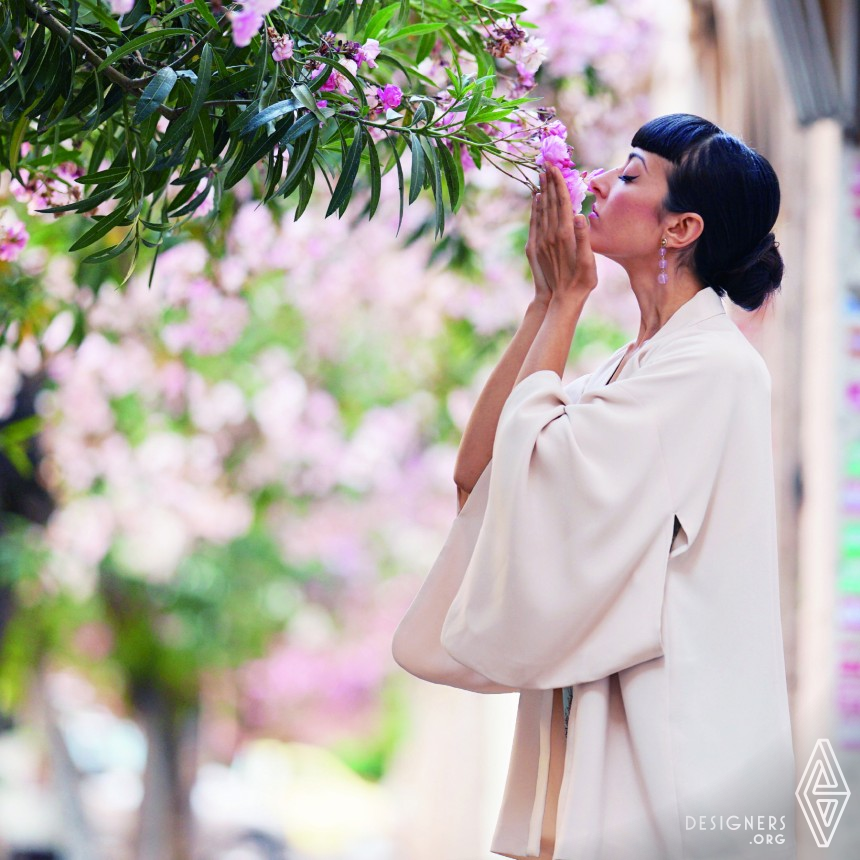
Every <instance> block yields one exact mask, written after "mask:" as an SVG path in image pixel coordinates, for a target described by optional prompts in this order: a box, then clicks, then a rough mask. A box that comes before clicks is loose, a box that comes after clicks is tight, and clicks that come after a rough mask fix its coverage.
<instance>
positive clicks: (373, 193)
mask: <svg viewBox="0 0 860 860" xmlns="http://www.w3.org/2000/svg"><path fill="white" fill-rule="evenodd" d="M367 156H368V159H369V160H370V203H369V210H370V214H369V215H368V220H370V219H371V218H373V213H374V212H376V207H377V206H379V193H380V190H381V188H382V171H381V170H380V168H379V153H378V152H377V151H376V141H375V140H374V139H373V137H371V135H370V134H368V135H367Z"/></svg>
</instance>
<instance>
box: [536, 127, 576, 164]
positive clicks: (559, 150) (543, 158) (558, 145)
mask: <svg viewBox="0 0 860 860" xmlns="http://www.w3.org/2000/svg"><path fill="white" fill-rule="evenodd" d="M535 163H536V164H540V165H549V164H554V165H555V166H556V167H573V166H574V163H573V160H572V159H571V157H570V150H569V149H568V146H567V144H566V143H565V142H564V140H563V139H562V138H560V137H559V136H558V135H555V134H551V135H549V136H547V137H545V138H544V139H543V140H542V141H541V143H540V153H539V154H538V156H537V158H536V159H535Z"/></svg>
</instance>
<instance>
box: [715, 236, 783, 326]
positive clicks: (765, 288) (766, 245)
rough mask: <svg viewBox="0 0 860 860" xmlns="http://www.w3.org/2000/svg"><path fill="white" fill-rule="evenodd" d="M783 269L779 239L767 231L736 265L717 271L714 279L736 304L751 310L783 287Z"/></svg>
mask: <svg viewBox="0 0 860 860" xmlns="http://www.w3.org/2000/svg"><path fill="white" fill-rule="evenodd" d="M784 271H785V264H784V262H783V259H782V255H781V254H780V253H779V242H777V241H776V237H775V236H774V234H773V233H768V234H767V235H766V236H765V237H764V238H763V239H762V240H761V241H760V242H759V243H758V244H757V245H756V246H755V248H753V249H752V251H750V252H749V253H748V254H746V255H745V256H744V257H743V258H742V259H741V260H739V261H738V263H737V264H736V265H735V266H733V267H732V268H731V269H727V270H726V271H724V272H719V273H717V274H716V275H715V276H714V278H713V281H714V283H715V284H716V285H718V286H720V287H722V288H723V289H724V290H725V291H726V294H727V295H728V297H729V298H730V299H731V300H732V301H733V302H734V303H735V304H736V305H739V306H740V307H742V308H744V309H745V310H748V311H751V310H755V309H756V308H758V307H760V306H761V304H762V303H763V302H764V300H765V299H766V298H767V296H768V295H769V294H770V293H772V292H775V291H776V290H778V289H779V288H780V286H781V284H782V276H783V272H784Z"/></svg>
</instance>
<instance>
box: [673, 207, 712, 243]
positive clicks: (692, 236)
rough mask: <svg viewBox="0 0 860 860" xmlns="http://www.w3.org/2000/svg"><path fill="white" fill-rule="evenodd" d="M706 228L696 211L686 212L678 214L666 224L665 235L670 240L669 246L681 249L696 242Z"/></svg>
mask: <svg viewBox="0 0 860 860" xmlns="http://www.w3.org/2000/svg"><path fill="white" fill-rule="evenodd" d="M704 229H705V222H704V219H703V218H702V216H701V215H699V214H697V213H696V212H685V213H684V214H683V215H676V216H674V217H673V218H672V220H671V221H669V223H668V224H667V225H666V228H665V230H664V235H665V236H666V238H667V239H668V240H669V247H670V248H675V249H677V250H680V249H681V248H685V247H686V246H687V245H690V244H691V243H693V242H695V241H696V239H698V238H699V236H701V235H702V231H703V230H704Z"/></svg>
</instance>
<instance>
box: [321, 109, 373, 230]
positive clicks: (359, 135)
mask: <svg viewBox="0 0 860 860" xmlns="http://www.w3.org/2000/svg"><path fill="white" fill-rule="evenodd" d="M366 134H367V133H366V132H365V130H364V127H363V126H361V125H356V126H355V133H354V135H353V138H352V143H351V144H350V147H349V151H348V152H347V154H346V159H345V160H344V162H343V168H342V170H341V172H340V177H339V178H338V180H337V185H336V186H335V189H334V193H333V194H332V197H331V202H330V203H329V205H328V209H327V210H326V213H325V217H326V218H328V216H329V215H331V213H332V212H334V211H335V209H338V208H340V205H341V204H342V203H346V202H347V201H348V200H349V199H350V197H351V196H352V187H353V185H354V184H355V177H356V175H357V174H358V167H359V165H360V164H361V152H362V150H363V149H364V142H365V138H366Z"/></svg>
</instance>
